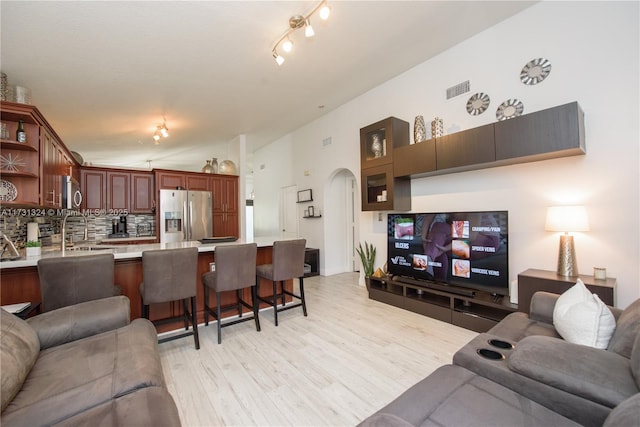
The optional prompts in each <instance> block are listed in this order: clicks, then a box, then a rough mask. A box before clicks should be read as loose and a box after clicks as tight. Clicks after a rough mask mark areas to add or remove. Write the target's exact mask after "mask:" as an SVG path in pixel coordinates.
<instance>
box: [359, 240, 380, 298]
mask: <svg viewBox="0 0 640 427" xmlns="http://www.w3.org/2000/svg"><path fill="white" fill-rule="evenodd" d="M356 252H358V255H360V261H361V262H362V271H363V272H364V280H365V283H366V284H367V289H369V277H371V276H373V268H374V263H375V261H376V248H375V246H373V244H372V243H367V242H366V241H365V242H364V249H363V248H362V243H360V244H359V245H358V247H357V248H356Z"/></svg>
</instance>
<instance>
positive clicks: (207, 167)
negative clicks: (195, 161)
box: [202, 160, 213, 173]
mask: <svg viewBox="0 0 640 427" xmlns="http://www.w3.org/2000/svg"><path fill="white" fill-rule="evenodd" d="M212 170H213V168H212V167H211V160H207V164H206V165H204V167H203V168H202V173H213V172H212Z"/></svg>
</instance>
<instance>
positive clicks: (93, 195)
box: [80, 168, 107, 210]
mask: <svg viewBox="0 0 640 427" xmlns="http://www.w3.org/2000/svg"><path fill="white" fill-rule="evenodd" d="M80 189H81V190H82V196H83V197H82V209H85V210H102V209H106V207H107V172H106V171H105V170H103V169H95V168H82V169H81V170H80Z"/></svg>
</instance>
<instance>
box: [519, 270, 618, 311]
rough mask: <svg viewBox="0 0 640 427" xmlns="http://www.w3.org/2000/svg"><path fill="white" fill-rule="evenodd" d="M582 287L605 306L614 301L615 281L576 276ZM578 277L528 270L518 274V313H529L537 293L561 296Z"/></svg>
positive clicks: (610, 278) (612, 303) (582, 275)
mask: <svg viewBox="0 0 640 427" xmlns="http://www.w3.org/2000/svg"><path fill="white" fill-rule="evenodd" d="M578 277H579V278H580V280H582V282H583V283H584V285H585V286H586V287H587V289H589V290H590V291H591V292H593V293H594V294H596V295H598V297H599V298H600V299H601V300H602V302H604V303H605V304H607V305H610V306H613V305H614V301H615V298H614V297H615V295H614V293H615V289H616V279H614V278H612V277H609V278H607V279H606V280H597V279H595V278H594V277H593V276H588V275H584V274H581V275H579V276H578ZM578 277H566V276H560V275H558V274H557V273H556V272H555V271H548V270H537V269H533V268H530V269H528V270H526V271H523V272H522V273H520V274H518V307H519V310H518V311H522V312H524V313H527V314H528V313H529V310H530V306H531V298H532V297H533V294H535V293H536V292H538V291H544V292H551V293H554V294H561V293H563V292H564V291H566V290H567V289H569V288H570V287H572V286H573V285H575V284H576V281H577V279H578Z"/></svg>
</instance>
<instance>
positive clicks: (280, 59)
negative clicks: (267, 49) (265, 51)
mask: <svg viewBox="0 0 640 427" xmlns="http://www.w3.org/2000/svg"><path fill="white" fill-rule="evenodd" d="M273 59H274V60H275V61H276V64H278V65H282V64H283V63H284V58H283V57H282V56H280V55H278V52H276V51H275V50H274V51H273Z"/></svg>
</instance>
